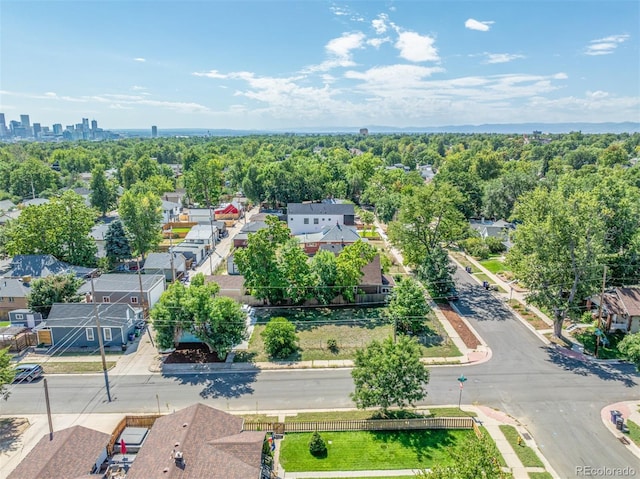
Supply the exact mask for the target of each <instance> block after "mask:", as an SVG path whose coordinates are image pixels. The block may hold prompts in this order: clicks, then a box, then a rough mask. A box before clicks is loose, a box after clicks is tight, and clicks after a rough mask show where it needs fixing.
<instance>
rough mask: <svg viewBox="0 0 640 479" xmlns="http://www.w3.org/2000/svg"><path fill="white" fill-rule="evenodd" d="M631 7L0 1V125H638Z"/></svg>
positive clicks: (639, 89) (267, 0) (610, 3)
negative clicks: (24, 118) (85, 121)
mask: <svg viewBox="0 0 640 479" xmlns="http://www.w3.org/2000/svg"><path fill="white" fill-rule="evenodd" d="M639 25H640V2H637V1H635V0H634V1H621V0H602V1H586V0H573V1H552V0H544V1H524V0H511V1H502V2H490V1H482V0H475V1H467V2H462V1H456V0H448V1H430V0H414V1H385V2H376V1H353V2H326V1H319V0H318V1H316V0H298V1H272V0H263V1H243V0H240V1H238V0H236V1H205V0H201V1H166V0H156V1H111V0H100V1H96V0H84V1H80V0H78V1H73V2H69V1H64V0H57V1H41V2H36V1H32V0H20V1H7V0H0V112H4V113H5V116H6V119H7V122H8V121H9V120H12V119H16V120H19V115H20V114H29V115H30V116H31V122H32V123H33V122H40V123H42V124H43V125H51V124H52V123H62V124H63V125H66V124H72V123H78V122H79V121H80V119H81V118H82V117H88V118H90V119H96V120H98V123H99V126H101V127H103V128H112V129H115V128H149V127H150V126H151V125H158V128H159V129H160V130H162V128H231V129H294V128H298V127H305V128H313V127H317V128H319V129H320V128H330V127H354V128H359V127H361V126H370V125H384V126H392V127H401V128H402V127H421V126H422V127H428V126H443V125H463V124H482V123H520V122H544V123H550V122H572V121H586V122H607V121H615V122H617V121H640V51H639V37H640V27H639Z"/></svg>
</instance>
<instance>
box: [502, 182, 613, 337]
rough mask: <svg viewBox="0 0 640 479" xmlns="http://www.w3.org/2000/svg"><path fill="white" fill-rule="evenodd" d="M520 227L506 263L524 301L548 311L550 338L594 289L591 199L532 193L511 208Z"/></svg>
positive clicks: (595, 210) (600, 237)
mask: <svg viewBox="0 0 640 479" xmlns="http://www.w3.org/2000/svg"><path fill="white" fill-rule="evenodd" d="M514 216H515V217H516V218H517V219H518V220H519V221H520V222H521V224H519V225H518V227H517V228H516V231H515V244H514V246H513V248H512V249H511V250H510V251H509V253H508V254H507V261H508V263H509V265H510V266H511V269H512V271H513V272H514V274H515V275H516V277H517V278H518V279H519V280H520V281H521V283H523V284H524V285H525V287H527V288H528V289H529V291H530V292H529V294H528V296H527V300H528V301H529V302H531V303H532V304H534V305H536V306H538V307H542V308H546V309H547V310H549V311H552V312H553V316H554V324H553V330H554V335H555V336H557V337H561V336H562V323H563V321H564V319H565V317H567V316H569V317H576V318H577V317H579V316H580V314H581V309H580V308H581V306H582V302H583V301H584V298H587V297H589V296H590V295H591V294H593V293H595V292H596V291H597V290H598V284H599V280H600V279H601V276H602V267H601V266H600V265H599V264H598V259H599V258H600V255H601V254H602V252H603V248H604V224H603V221H602V218H601V216H600V208H599V206H598V203H597V201H596V200H595V198H594V197H593V195H589V194H588V193H585V192H581V191H577V192H574V193H571V194H569V195H568V197H567V196H565V195H563V193H562V192H561V191H559V190H552V191H549V190H548V189H546V188H538V189H536V190H535V191H533V192H531V193H528V194H526V195H525V196H524V197H523V198H522V199H521V201H519V202H518V203H517V204H516V207H515V212H514Z"/></svg>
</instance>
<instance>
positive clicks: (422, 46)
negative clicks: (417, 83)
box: [395, 32, 440, 62]
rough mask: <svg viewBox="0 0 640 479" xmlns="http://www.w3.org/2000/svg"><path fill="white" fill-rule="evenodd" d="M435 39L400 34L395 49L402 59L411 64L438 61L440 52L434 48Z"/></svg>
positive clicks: (405, 33)
mask: <svg viewBox="0 0 640 479" xmlns="http://www.w3.org/2000/svg"><path fill="white" fill-rule="evenodd" d="M434 43H435V39H434V38H432V37H430V36H428V35H420V34H419V33H415V32H400V33H399V34H398V40H397V41H396V43H395V47H396V48H397V49H398V50H400V57H401V58H404V59H405V60H409V61H410V62H425V61H438V60H440V57H438V50H437V48H436V47H434V46H433V44H434Z"/></svg>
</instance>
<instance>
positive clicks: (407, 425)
mask: <svg viewBox="0 0 640 479" xmlns="http://www.w3.org/2000/svg"><path fill="white" fill-rule="evenodd" d="M473 426H474V421H473V418H472V417H425V418H418V419H358V420H335V421H307V422H287V423H282V422H245V423H244V427H243V429H244V430H245V431H265V432H275V433H277V434H283V433H285V432H314V431H320V432H323V431H332V432H340V431H406V430H410V429H414V430H421V429H472V428H473Z"/></svg>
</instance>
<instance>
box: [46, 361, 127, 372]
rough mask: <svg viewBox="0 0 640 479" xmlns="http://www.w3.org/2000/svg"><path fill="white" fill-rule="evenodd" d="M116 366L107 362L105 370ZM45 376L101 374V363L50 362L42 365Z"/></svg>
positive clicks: (112, 362) (114, 363)
mask: <svg viewBox="0 0 640 479" xmlns="http://www.w3.org/2000/svg"><path fill="white" fill-rule="evenodd" d="M115 365H116V362H115V361H107V369H111V368H112V367H114V366H115ZM42 368H43V369H44V372H45V374H84V373H101V372H102V361H86V362H78V361H51V362H46V363H43V364H42Z"/></svg>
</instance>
